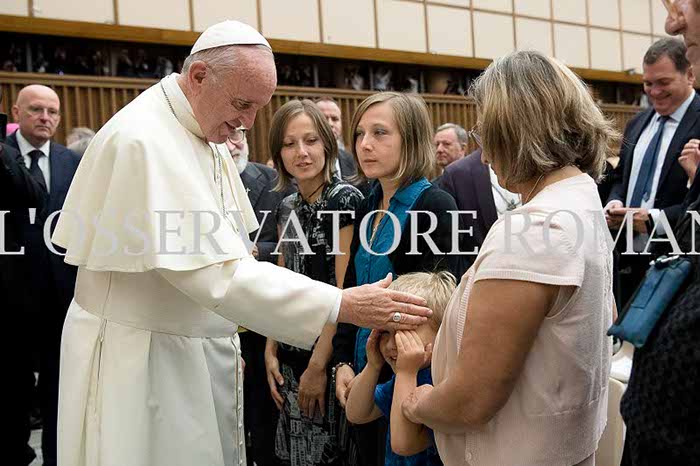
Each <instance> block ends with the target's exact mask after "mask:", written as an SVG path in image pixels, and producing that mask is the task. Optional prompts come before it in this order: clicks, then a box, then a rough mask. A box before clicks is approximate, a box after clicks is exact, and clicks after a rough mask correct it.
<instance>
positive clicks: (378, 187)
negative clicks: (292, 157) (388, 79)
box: [333, 92, 457, 466]
mask: <svg viewBox="0 0 700 466" xmlns="http://www.w3.org/2000/svg"><path fill="white" fill-rule="evenodd" d="M351 134H353V135H354V136H353V137H354V139H353V145H352V150H353V155H354V157H355V159H356V160H357V161H358V165H359V166H358V175H359V176H360V178H361V179H367V178H374V179H376V180H378V182H377V183H376V184H375V185H374V187H373V188H372V191H371V193H370V194H369V196H368V197H367V198H365V200H364V201H363V203H362V205H361V206H360V208H359V209H358V210H357V213H356V221H355V226H354V230H353V238H352V245H351V249H350V250H351V255H350V262H349V266H348V271H347V273H346V274H345V287H350V286H356V285H361V284H363V283H371V282H372V281H373V280H374V279H375V277H379V276H382V277H383V276H386V274H387V273H392V274H393V275H394V276H401V275H403V274H405V273H409V272H420V271H427V272H434V271H438V270H447V269H449V264H448V259H447V256H446V255H444V254H443V253H449V252H450V251H451V250H452V221H451V216H450V214H449V212H450V211H454V210H456V209H457V206H456V204H455V201H454V199H452V197H451V196H450V195H449V194H447V193H446V192H444V191H442V190H441V189H439V188H437V187H435V186H433V185H432V184H431V183H430V182H429V181H428V179H427V177H428V176H429V175H430V173H431V171H432V170H433V167H434V166H435V151H434V148H433V144H432V124H431V122H430V116H429V114H428V109H427V107H426V105H425V102H424V101H423V100H422V99H421V98H420V97H418V96H415V95H409V94H401V93H397V92H381V93H378V94H374V95H372V96H370V97H368V98H367V99H365V100H364V101H363V102H362V103H361V104H360V106H359V107H358V109H357V111H356V113H355V115H354V117H353V122H352V131H351ZM374 211H376V212H375V213H374V214H373V215H371V216H370V217H368V218H369V221H367V222H362V221H361V220H362V219H364V218H365V217H366V216H368V215H369V213H370V212H374ZM408 211H423V213H422V214H419V215H409V214H408ZM426 212H429V213H432V214H434V215H435V216H436V217H437V224H436V226H435V229H434V230H433V231H432V232H431V233H430V234H429V235H428V236H427V237H423V236H421V237H418V238H417V239H416V242H415V243H416V244H415V250H412V249H413V248H412V244H411V243H412V238H411V237H412V234H411V232H412V231H414V228H415V231H418V232H427V231H429V229H430V228H431V224H432V222H431V219H430V216H429V215H428V214H427V213H426ZM387 213H391V214H392V216H389V215H388V214H387ZM392 217H393V218H394V219H396V220H397V221H398V225H397V226H398V227H399V228H398V229H399V230H400V231H397V232H395V231H394V228H395V225H396V224H395V222H394V221H393V220H392ZM362 228H364V230H362ZM395 234H398V235H399V238H400V239H399V242H398V245H396V246H394V245H393V243H394V235H395ZM361 238H363V240H361ZM414 239H415V238H414ZM361 241H362V245H361ZM429 242H432V243H433V244H434V245H435V246H436V247H437V251H436V250H434V249H433V248H431V245H430V244H429ZM368 248H369V249H371V250H372V251H374V254H373V253H370V252H369V250H368ZM376 254H379V255H376ZM369 334H370V330H369V329H366V328H358V327H357V326H354V325H343V324H340V325H338V330H337V332H336V335H335V338H334V339H333V351H334V354H333V356H334V362H335V368H336V373H335V379H336V382H335V390H336V397H337V398H338V400H339V401H340V404H341V406H343V407H344V406H345V403H346V400H347V394H348V389H349V386H350V384H351V381H352V379H353V378H354V377H355V374H356V373H359V372H361V371H362V369H363V368H364V366H365V364H366V355H365V348H366V343H367V338H368V337H369ZM389 375H390V374H388V373H385V374H384V375H383V377H380V381H381V382H384V381H386V380H387V379H388V377H389ZM385 434H386V422H385V421H384V420H383V419H381V418H380V419H378V420H377V421H374V422H373V423H370V424H365V425H362V426H354V427H352V428H351V431H350V437H351V439H350V440H351V441H350V442H349V445H341V447H342V448H344V449H345V448H348V450H347V451H346V453H345V454H344V456H345V457H346V459H347V461H348V463H349V464H359V465H363V466H371V465H383V464H384V441H385ZM344 451H345V450H344Z"/></svg>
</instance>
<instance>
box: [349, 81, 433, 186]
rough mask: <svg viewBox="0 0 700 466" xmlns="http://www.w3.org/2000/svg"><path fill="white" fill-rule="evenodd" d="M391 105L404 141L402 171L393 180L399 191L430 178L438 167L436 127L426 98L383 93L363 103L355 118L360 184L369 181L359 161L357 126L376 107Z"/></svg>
mask: <svg viewBox="0 0 700 466" xmlns="http://www.w3.org/2000/svg"><path fill="white" fill-rule="evenodd" d="M384 102H387V103H388V104H389V105H390V106H391V109H392V111H393V114H394V121H395V123H396V126H397V127H398V130H399V135H400V137H401V154H400V157H399V160H400V161H399V168H398V170H397V171H396V173H395V174H394V176H393V180H394V181H397V182H398V185H399V187H404V186H408V185H409V184H411V183H413V182H414V181H416V180H419V179H420V178H422V177H430V174H431V173H432V172H433V169H434V166H435V151H434V149H433V127H432V123H431V121H430V114H429V113H428V107H427V106H426V105H425V101H424V100H423V98H422V97H420V96H418V95H414V94H402V93H400V92H380V93H377V94H373V95H371V96H369V97H367V98H366V99H365V100H363V101H362V103H361V104H360V106H359V107H357V110H356V111H355V115H353V117H352V125H351V133H350V134H352V155H353V156H354V158H355V162H356V164H357V177H356V178H357V181H366V180H367V177H366V176H365V173H364V172H363V171H362V167H361V166H360V163H359V160H358V158H357V148H356V144H355V143H356V141H357V126H358V125H359V124H360V119H362V116H363V115H364V114H365V112H366V111H367V110H368V109H369V108H370V107H371V106H373V105H377V104H381V103H384Z"/></svg>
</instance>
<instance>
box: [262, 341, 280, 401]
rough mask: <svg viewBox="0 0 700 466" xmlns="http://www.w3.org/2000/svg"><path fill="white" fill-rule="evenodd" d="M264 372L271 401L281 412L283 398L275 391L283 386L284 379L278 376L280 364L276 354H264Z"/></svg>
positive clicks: (267, 352)
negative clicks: (265, 372)
mask: <svg viewBox="0 0 700 466" xmlns="http://www.w3.org/2000/svg"><path fill="white" fill-rule="evenodd" d="M265 370H266V371H267V384H268V385H269V386H270V395H272V401H274V402H275V405H276V406H277V409H279V410H282V406H284V398H282V395H280V392H279V391H278V390H277V385H279V386H280V387H281V386H282V385H284V377H282V374H280V362H279V359H277V354H276V353H275V354H273V353H271V352H269V351H266V352H265Z"/></svg>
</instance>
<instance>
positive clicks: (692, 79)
mask: <svg viewBox="0 0 700 466" xmlns="http://www.w3.org/2000/svg"><path fill="white" fill-rule="evenodd" d="M686 77H687V78H688V82H689V83H690V85H691V86H693V85H695V71H694V70H693V67H692V65H691V66H689V67H688V71H687V74H686Z"/></svg>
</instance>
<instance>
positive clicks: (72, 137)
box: [66, 127, 95, 157]
mask: <svg viewBox="0 0 700 466" xmlns="http://www.w3.org/2000/svg"><path fill="white" fill-rule="evenodd" d="M93 137H95V132H94V131H93V130H91V129H90V128H84V127H78V128H73V129H72V130H70V133H68V136H66V146H67V147H68V148H69V149H70V150H72V151H73V152H75V153H76V154H78V156H80V157H82V156H83V154H84V153H85V150H87V147H88V145H89V144H90V141H92V138H93Z"/></svg>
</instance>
